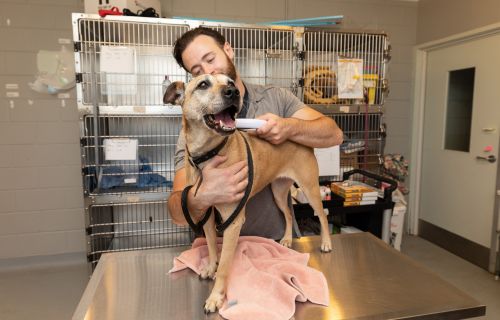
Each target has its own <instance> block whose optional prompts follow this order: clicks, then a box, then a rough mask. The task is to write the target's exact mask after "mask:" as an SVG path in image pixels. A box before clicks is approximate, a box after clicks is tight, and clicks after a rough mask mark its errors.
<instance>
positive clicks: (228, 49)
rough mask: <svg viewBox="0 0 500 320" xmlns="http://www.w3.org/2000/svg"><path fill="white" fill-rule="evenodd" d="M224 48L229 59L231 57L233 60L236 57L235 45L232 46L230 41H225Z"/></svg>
mask: <svg viewBox="0 0 500 320" xmlns="http://www.w3.org/2000/svg"><path fill="white" fill-rule="evenodd" d="M222 50H224V52H225V53H226V55H227V56H228V57H229V59H231V61H233V59H234V51H233V47H231V45H230V44H229V42H227V41H226V43H224V46H223V47H222Z"/></svg>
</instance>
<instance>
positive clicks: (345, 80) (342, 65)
mask: <svg viewBox="0 0 500 320" xmlns="http://www.w3.org/2000/svg"><path fill="white" fill-rule="evenodd" d="M337 78H338V91H339V98H340V99H362V98H363V59H340V58H339V59H338V66H337Z"/></svg>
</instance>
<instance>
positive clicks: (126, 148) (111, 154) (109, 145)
mask: <svg viewBox="0 0 500 320" xmlns="http://www.w3.org/2000/svg"><path fill="white" fill-rule="evenodd" d="M137 145H138V141H137V139H104V158H105V160H106V161H109V160H137Z"/></svg>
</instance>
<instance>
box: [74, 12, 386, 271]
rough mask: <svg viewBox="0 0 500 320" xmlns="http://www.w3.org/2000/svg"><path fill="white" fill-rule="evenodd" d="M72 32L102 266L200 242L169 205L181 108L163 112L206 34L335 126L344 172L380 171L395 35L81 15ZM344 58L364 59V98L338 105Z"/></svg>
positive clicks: (90, 222)
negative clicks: (190, 41)
mask: <svg viewBox="0 0 500 320" xmlns="http://www.w3.org/2000/svg"><path fill="white" fill-rule="evenodd" d="M72 23H73V40H74V47H75V66H76V79H77V103H78V109H79V114H80V138H81V157H82V179H83V191H84V203H85V212H86V215H87V224H86V230H87V240H88V241H87V243H88V260H89V262H90V263H91V265H92V266H95V263H96V262H97V261H98V259H99V257H100V255H101V254H102V253H105V252H110V251H117V250H133V249H146V248H156V247H165V246H179V245H188V244H190V243H191V240H192V237H193V234H192V233H191V232H190V231H189V229H188V228H186V227H179V226H176V225H174V224H172V222H171V221H170V220H169V217H168V212H167V207H166V204H167V202H168V198H169V195H170V192H171V190H172V181H173V175H174V162H173V155H174V152H175V145H176V141H177V138H178V135H179V131H180V128H181V109H180V107H179V106H172V105H164V104H163V102H162V95H163V90H164V86H162V84H164V83H165V82H164V80H165V78H166V76H167V78H168V80H169V81H177V80H180V81H188V80H189V79H190V76H189V75H188V74H187V73H186V72H185V71H184V70H183V69H182V68H180V67H179V66H178V65H177V63H176V62H175V59H174V58H173V56H172V48H173V45H174V42H175V40H176V39H177V38H178V37H179V36H180V35H181V34H183V33H184V32H186V31H188V30H190V29H192V28H195V27H197V26H200V25H203V26H204V27H207V28H214V29H217V30H218V31H220V32H221V33H222V34H223V35H224V36H225V37H226V39H227V40H228V41H229V42H230V43H231V45H232V47H233V49H234V52H235V58H234V63H235V65H236V68H237V70H238V71H239V72H240V75H241V77H242V78H243V79H244V80H245V81H248V82H250V83H256V84H262V85H275V86H278V87H282V88H286V89H289V90H291V91H292V92H293V93H294V94H295V95H297V97H299V98H300V99H302V100H303V101H304V102H306V103H307V104H309V105H310V106H312V107H313V108H316V109H317V110H319V111H321V112H323V113H325V114H327V115H328V116H330V117H332V118H334V119H335V120H336V121H337V123H338V124H339V126H340V127H341V128H342V129H343V131H344V134H345V137H344V140H345V142H344V145H343V146H341V171H342V172H343V171H347V170H350V169H357V168H362V169H367V170H374V171H377V170H378V165H379V161H380V158H381V155H382V154H383V147H384V141H385V129H384V124H383V123H382V116H383V103H384V97H385V92H386V90H387V82H386V64H387V62H388V59H389V56H390V46H389V44H388V40H387V36H386V35H385V34H382V33H359V32H345V31H339V30H336V29H318V28H304V27H288V26H272V27H271V26H261V25H250V24H236V23H215V22H204V21H192V20H177V19H156V18H143V17H123V16H107V17H106V18H101V17H99V16H97V15H87V14H73V19H72ZM344 58H349V59H351V58H352V59H362V60H363V70H361V72H362V73H363V77H364V79H363V81H364V82H363V83H364V84H365V83H366V86H365V87H364V88H363V90H364V91H366V94H365V97H363V98H362V99H339V98H338V95H339V89H338V81H337V78H338V73H339V70H338V65H339V64H338V62H339V59H344ZM365 75H366V76H365ZM364 93H365V92H364ZM368 98H370V99H368Z"/></svg>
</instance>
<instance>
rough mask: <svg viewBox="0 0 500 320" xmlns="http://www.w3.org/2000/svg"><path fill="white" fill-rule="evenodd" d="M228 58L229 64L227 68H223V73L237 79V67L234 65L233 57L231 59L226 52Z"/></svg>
mask: <svg viewBox="0 0 500 320" xmlns="http://www.w3.org/2000/svg"><path fill="white" fill-rule="evenodd" d="M226 59H227V65H226V68H225V69H224V70H223V73H224V74H225V75H226V76H228V77H229V78H231V79H233V80H234V81H236V68H235V67H234V63H233V62H232V61H231V59H229V57H228V56H227V54H226Z"/></svg>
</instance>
